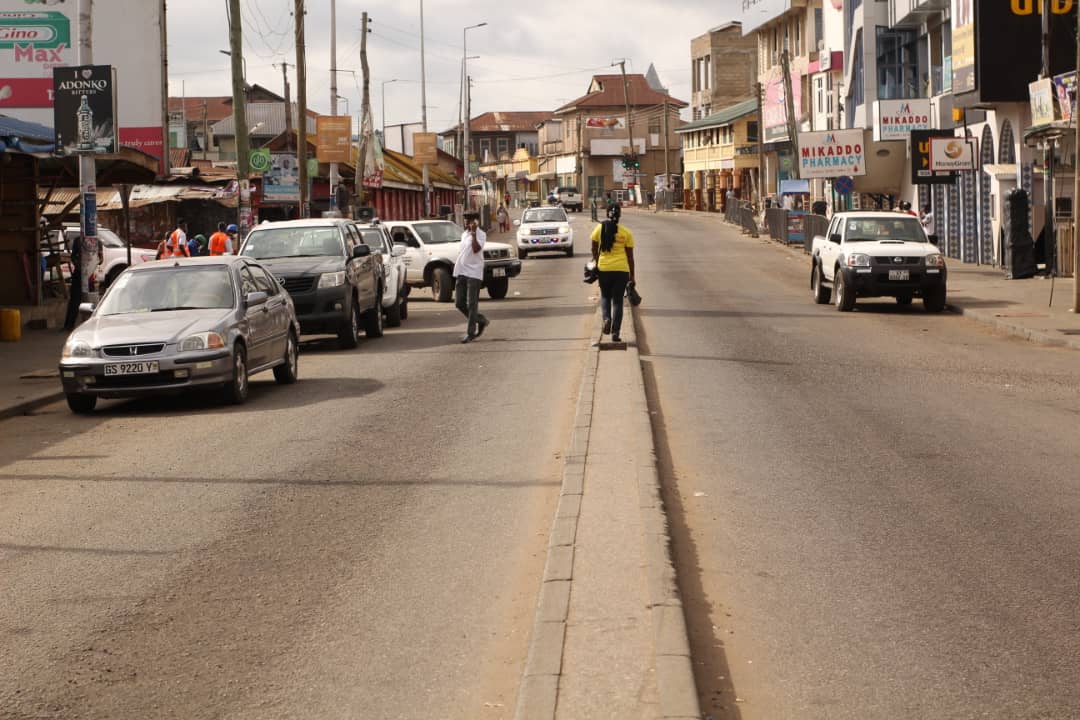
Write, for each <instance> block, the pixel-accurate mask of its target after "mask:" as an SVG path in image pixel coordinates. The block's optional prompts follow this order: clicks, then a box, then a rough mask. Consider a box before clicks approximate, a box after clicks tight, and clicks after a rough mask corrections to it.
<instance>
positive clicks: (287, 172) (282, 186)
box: [262, 153, 300, 203]
mask: <svg viewBox="0 0 1080 720" xmlns="http://www.w3.org/2000/svg"><path fill="white" fill-rule="evenodd" d="M262 189H263V200H264V201H265V202H288V203H297V202H300V166H299V163H297V160H296V155H294V154H293V153H273V154H272V155H271V156H270V168H269V169H268V170H267V171H266V172H264V173H263V188H262Z"/></svg>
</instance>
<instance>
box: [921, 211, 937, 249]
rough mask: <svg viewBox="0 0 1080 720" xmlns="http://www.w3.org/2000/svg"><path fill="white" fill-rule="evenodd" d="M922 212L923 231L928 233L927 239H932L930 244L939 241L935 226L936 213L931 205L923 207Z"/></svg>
mask: <svg viewBox="0 0 1080 720" xmlns="http://www.w3.org/2000/svg"><path fill="white" fill-rule="evenodd" d="M922 212H923V215H922V218H921V220H922V226H923V230H925V231H926V237H928V238H930V242H933V241H935V240H936V239H937V227H936V225H935V224H934V213H933V211H932V210H931V209H930V206H929V205H923V209H922Z"/></svg>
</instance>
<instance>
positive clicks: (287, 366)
mask: <svg viewBox="0 0 1080 720" xmlns="http://www.w3.org/2000/svg"><path fill="white" fill-rule="evenodd" d="M299 373H300V347H299V344H298V343H297V342H296V333H294V332H293V331H292V330H290V331H289V337H288V339H287V340H285V361H284V362H283V363H281V364H280V365H278V366H277V367H275V368H274V379H275V380H277V382H278V384H279V385H292V384H293V383H294V382H296V378H297V377H298V376H299Z"/></svg>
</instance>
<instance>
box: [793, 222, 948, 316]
mask: <svg viewBox="0 0 1080 720" xmlns="http://www.w3.org/2000/svg"><path fill="white" fill-rule="evenodd" d="M945 285H946V268H945V258H944V256H943V255H942V254H941V251H940V250H939V249H938V248H937V246H936V245H933V244H932V243H931V242H930V241H929V240H928V239H927V237H926V233H925V232H924V231H923V228H922V225H921V224H920V223H919V220H918V218H916V217H914V216H912V215H907V214H904V213H895V212H842V213H837V214H836V215H833V217H832V221H831V222H830V223H829V229H828V230H827V231H826V234H825V235H818V236H816V237H815V238H814V243H813V250H812V254H811V264H810V291H811V293H812V294H813V297H814V302H816V303H818V304H821V305H824V304H825V303H827V302H829V300H830V296H831V299H832V300H833V302H835V303H836V309H837V310H840V311H841V312H847V311H849V310H852V309H853V308H854V307H855V300H856V299H857V298H860V297H894V298H896V302H898V303H900V304H901V305H910V304H911V301H912V298H915V297H920V298H922V302H923V307H924V308H925V309H926V311H927V312H941V311H942V310H943V309H944V308H945Z"/></svg>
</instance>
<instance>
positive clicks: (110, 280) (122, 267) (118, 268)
mask: <svg viewBox="0 0 1080 720" xmlns="http://www.w3.org/2000/svg"><path fill="white" fill-rule="evenodd" d="M125 270H127V265H117V266H116V267H114V268H113V269H112V270H110V271H109V274H108V275H106V276H105V279H104V280H103V281H102V282H101V289H102V290H108V289H109V286H110V285H112V284H113V280H116V276H117V275H119V274H120V273H122V272H124V271H125Z"/></svg>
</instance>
